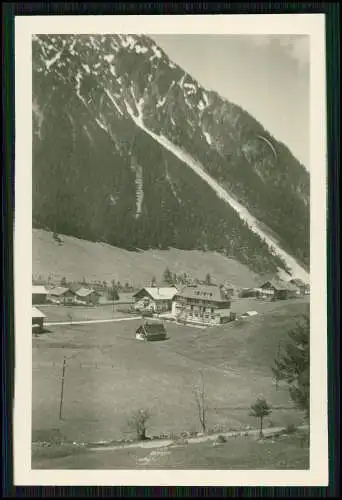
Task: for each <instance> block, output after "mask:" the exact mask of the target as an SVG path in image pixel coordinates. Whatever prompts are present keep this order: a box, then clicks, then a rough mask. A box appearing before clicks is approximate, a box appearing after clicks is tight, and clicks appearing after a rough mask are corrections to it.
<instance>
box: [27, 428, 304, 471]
mask: <svg viewBox="0 0 342 500" xmlns="http://www.w3.org/2000/svg"><path fill="white" fill-rule="evenodd" d="M32 467H33V468H36V469H68V470H70V469H85V470H86V469H139V468H144V469H149V468H152V469H163V468H166V469H177V468H179V469H216V470H224V469H233V470H244V469H254V470H257V469H259V470H262V469H266V470H272V469H273V470H275V469H297V470H304V469H308V468H309V449H308V446H307V439H306V438H305V435H303V434H301V433H296V434H294V435H291V436H290V435H288V436H284V437H282V438H280V439H276V440H275V439H265V440H262V441H259V440H255V439H252V438H250V439H244V438H242V439H237V440H234V439H232V440H229V441H228V442H226V443H224V444H222V445H221V446H215V447H214V446H213V444H212V443H211V442H206V443H201V444H187V445H177V444H175V445H171V446H169V447H165V448H161V449H156V450H150V449H146V448H145V449H144V448H131V449H120V450H99V451H98V450H97V451H96V452H94V451H88V450H86V449H82V450H79V449H78V450H77V449H75V448H74V447H72V446H59V447H51V448H42V447H40V446H34V447H33V459H32Z"/></svg>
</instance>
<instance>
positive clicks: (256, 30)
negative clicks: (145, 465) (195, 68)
mask: <svg viewBox="0 0 342 500" xmlns="http://www.w3.org/2000/svg"><path fill="white" fill-rule="evenodd" d="M43 33H44V34H52V33H54V34H75V33H83V34H105V33H106V34H110V33H141V34H147V35H148V34H151V35H153V34H203V35H205V34H222V35H308V36H309V37H310V123H309V124H308V126H310V179H311V180H310V183H311V184H310V200H311V201H310V210H311V211H310V214H311V215H310V220H311V224H310V253H311V256H310V262H311V269H310V285H311V296H310V315H311V352H310V354H311V370H310V371H311V380H310V382H311V407H310V414H311V423H310V438H311V444H310V469H309V470H271V471H270V470H244V471H239V470H234V471H230V470H210V471H209V470H207V471H205V470H108V471H107V470H86V471H83V470H33V469H31V432H32V431H31V421H32V412H31V406H32V397H31V395H32V332H31V299H30V296H31V285H32V189H31V188H32V79H31V75H32V35H34V34H43ZM326 127H327V118H326V71H325V16H324V14H265V15H264V14H257V15H201V16H199V15H187V16H182V15H172V16H167V15H163V16H149V15H139V16H135V15H130V16H109V15H106V16H100V15H94V16H78V15H77V16H72V15H70V16H68V15H65V16H64V15H63V16H54V15H51V16H49V15H47V16H16V17H15V222H14V289H15V360H16V366H15V404H14V422H13V425H14V427H13V440H14V484H15V485H16V486H21V485H25V486H30V485H34V486H52V485H53V486H78V485H79V486H93V485H94V486H102V485H103V486H154V485H158V486H188V485H193V486H224V487H227V486H273V487H274V486H281V487H288V486H327V485H328V479H329V477H328V409H327V303H326V302H327V285H326V277H327V258H326V217H327V146H326Z"/></svg>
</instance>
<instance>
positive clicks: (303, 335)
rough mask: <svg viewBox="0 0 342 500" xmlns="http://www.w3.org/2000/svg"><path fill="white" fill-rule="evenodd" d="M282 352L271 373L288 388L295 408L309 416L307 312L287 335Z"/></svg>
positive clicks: (308, 317)
mask: <svg viewBox="0 0 342 500" xmlns="http://www.w3.org/2000/svg"><path fill="white" fill-rule="evenodd" d="M288 336H289V340H288V342H287V343H286V345H285V348H284V352H282V353H280V354H279V355H278V356H277V358H276V359H275V361H274V366H273V367H272V371H273V373H274V375H275V377H276V380H278V381H280V380H283V381H284V382H286V384H287V385H288V388H289V392H290V397H291V399H292V401H293V403H294V404H295V406H296V407H297V408H298V409H299V410H302V411H304V412H305V416H306V418H309V416H310V316H309V313H308V312H307V313H306V314H304V315H303V317H302V319H301V321H299V322H298V323H297V325H296V326H295V328H294V329H293V330H291V331H290V332H289V334H288Z"/></svg>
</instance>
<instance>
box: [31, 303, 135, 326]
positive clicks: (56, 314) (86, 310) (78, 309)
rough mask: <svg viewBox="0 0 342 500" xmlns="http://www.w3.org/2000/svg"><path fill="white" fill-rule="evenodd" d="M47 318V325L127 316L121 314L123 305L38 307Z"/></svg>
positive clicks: (52, 305) (48, 305)
mask: <svg viewBox="0 0 342 500" xmlns="http://www.w3.org/2000/svg"><path fill="white" fill-rule="evenodd" d="M37 307H38V309H40V310H41V311H42V312H43V313H44V314H45V315H46V317H47V322H48V323H54V322H70V319H71V320H72V321H92V320H102V319H113V318H121V317H127V316H128V314H127V313H124V312H122V309H124V308H125V307H126V306H125V305H120V304H114V306H113V305H106V306H104V305H103V306H101V305H100V306H96V307H83V306H74V307H68V306H58V305H54V304H51V305H50V304H47V305H45V304H44V305H38V306H37Z"/></svg>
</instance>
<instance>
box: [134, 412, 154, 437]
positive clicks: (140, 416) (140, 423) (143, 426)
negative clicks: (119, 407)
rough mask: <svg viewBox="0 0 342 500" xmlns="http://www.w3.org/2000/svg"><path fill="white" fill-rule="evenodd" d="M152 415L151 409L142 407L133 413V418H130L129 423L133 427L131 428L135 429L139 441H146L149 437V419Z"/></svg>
mask: <svg viewBox="0 0 342 500" xmlns="http://www.w3.org/2000/svg"><path fill="white" fill-rule="evenodd" d="M151 416H152V415H151V413H150V411H149V410H147V409H140V410H138V411H136V412H135V413H133V415H132V416H131V418H130V419H129V420H128V425H129V426H130V427H131V429H133V430H135V432H136V434H137V438H138V439H139V441H144V440H145V439H147V437H146V430H147V421H148V420H149V419H150V418H151Z"/></svg>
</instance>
